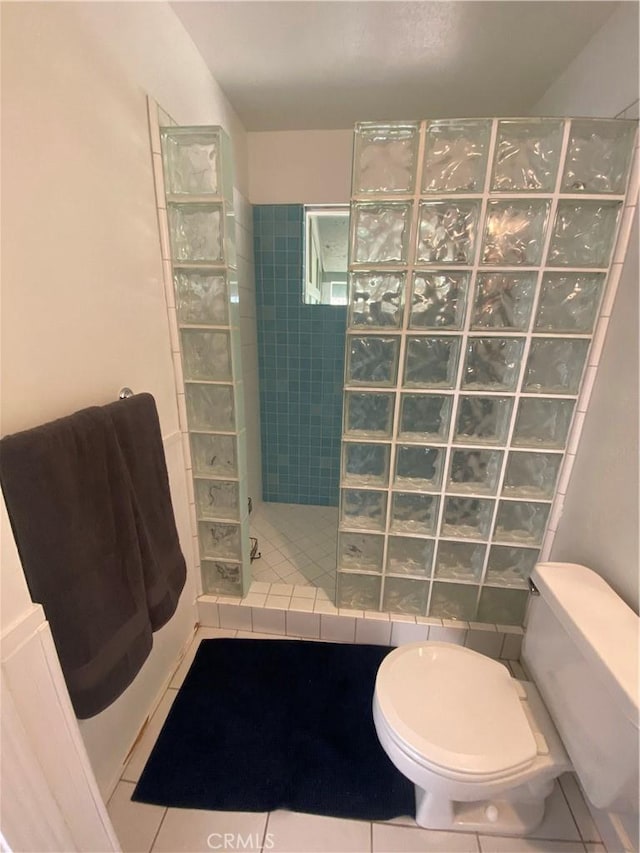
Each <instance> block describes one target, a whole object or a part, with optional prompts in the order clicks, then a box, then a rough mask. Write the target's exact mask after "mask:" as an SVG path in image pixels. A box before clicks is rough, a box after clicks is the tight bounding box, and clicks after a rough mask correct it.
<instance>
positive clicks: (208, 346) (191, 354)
mask: <svg viewBox="0 0 640 853" xmlns="http://www.w3.org/2000/svg"><path fill="white" fill-rule="evenodd" d="M180 337H181V340H182V364H183V368H184V377H185V379H196V380H197V379H211V380H219V381H222V382H226V381H230V380H231V350H230V342H229V334H228V332H213V331H209V330H208V329H207V330H205V329H181V330H180Z"/></svg>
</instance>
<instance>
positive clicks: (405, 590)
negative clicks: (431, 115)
mask: <svg viewBox="0 0 640 853" xmlns="http://www.w3.org/2000/svg"><path fill="white" fill-rule="evenodd" d="M428 598H429V581H420V580H411V578H389V577H387V578H385V581H384V593H383V597H382V609H383V610H386V611H388V612H389V613H406V614H408V615H414V616H423V615H424V612H425V610H426V609H427V600H428Z"/></svg>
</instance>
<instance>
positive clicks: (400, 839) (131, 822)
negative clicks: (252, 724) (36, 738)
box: [108, 628, 606, 853]
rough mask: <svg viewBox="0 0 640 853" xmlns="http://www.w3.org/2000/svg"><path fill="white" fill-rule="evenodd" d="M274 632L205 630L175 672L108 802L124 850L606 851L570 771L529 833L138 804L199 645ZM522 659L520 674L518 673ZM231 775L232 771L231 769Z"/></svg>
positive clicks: (353, 852)
mask: <svg viewBox="0 0 640 853" xmlns="http://www.w3.org/2000/svg"><path fill="white" fill-rule="evenodd" d="M264 636H267V637H268V638H269V639H274V635H271V634H270V635H263V634H258V633H251V632H249V631H237V630H225V629H223V628H219V629H217V628H201V629H199V630H198V632H197V634H196V637H195V639H194V642H193V643H192V645H191V647H190V648H189V650H188V652H187V654H186V655H185V657H184V658H183V660H182V661H181V662H180V665H179V666H178V668H177V669H176V672H175V674H174V677H173V679H172V680H171V684H170V686H169V689H168V690H167V692H166V694H165V696H164V697H163V699H162V701H161V702H160V704H159V706H158V709H157V711H156V712H155V714H154V715H153V717H152V718H151V721H150V723H149V725H148V726H147V728H146V730H145V732H144V734H143V736H142V738H141V739H140V740H139V742H138V744H137V746H136V748H135V750H134V752H133V754H132V756H131V758H130V760H129V763H128V764H127V766H126V768H125V770H124V773H123V774H122V779H121V780H120V782H119V783H118V785H117V787H116V789H115V791H114V793H113V796H112V797H111V799H110V800H109V803H108V809H109V814H110V815H111V820H112V821H113V825H114V828H115V831H116V833H117V835H118V838H119V840H120V842H121V845H122V850H123V851H124V853H134V851H135V853H148V851H154V853H159V852H160V851H164V853H177V851H188V853H200V851H210V850H221V851H234V850H244V851H254V853H258V851H260V853H267V851H273V853H450V851H451V853H606V851H605V848H604V846H603V845H602V843H601V841H600V838H599V836H598V832H597V830H596V828H595V825H594V824H593V821H592V819H591V816H590V815H589V811H588V809H587V807H586V805H585V803H584V800H583V798H582V795H581V793H580V790H579V788H578V786H577V784H576V782H575V779H574V777H573V776H572V775H571V774H565V775H564V776H563V777H562V778H561V779H560V784H559V785H556V789H555V791H554V793H553V794H552V795H551V798H550V802H549V806H548V812H547V815H546V817H545V819H544V821H543V823H542V825H541V826H540V827H539V828H538V829H537V830H536V831H535V832H534V833H533V834H532V836H531V837H530V838H526V839H520V838H500V837H497V836H489V835H477V834H475V833H459V832H435V831H431V830H426V829H420V828H419V827H417V826H416V824H415V822H414V821H413V819H412V818H410V817H406V818H398V819H396V820H393V821H389V822H387V823H369V822H367V821H356V820H342V819H337V818H331V817H320V816H318V815H307V814H296V813H294V812H287V811H274V812H270V813H259V814H256V813H253V812H246V813H245V812H214V811H201V810H192V809H174V808H162V807H159V806H150V805H144V804H142V803H134V802H132V801H131V795H132V793H133V790H134V788H135V783H136V782H137V780H138V779H139V777H140V774H141V772H142V769H143V768H144V765H145V763H146V760H147V758H148V756H149V754H150V753H151V750H152V748H153V745H154V743H155V740H156V738H157V736H158V734H159V732H160V729H161V728H162V725H163V723H164V720H165V719H166V716H167V714H168V712H169V709H170V707H171V703H172V702H173V699H174V698H175V696H176V691H177V690H178V688H179V687H180V685H181V684H182V682H183V680H184V677H185V675H186V674H187V671H188V669H189V667H190V666H191V662H192V661H193V657H194V655H195V653H196V650H197V647H198V644H199V642H200V640H202V639H211V638H215V637H253V638H256V639H260V638H262V637H264ZM516 670H517V664H516V665H514V675H516V676H517V672H516ZM229 772H233V769H232V768H230V769H229Z"/></svg>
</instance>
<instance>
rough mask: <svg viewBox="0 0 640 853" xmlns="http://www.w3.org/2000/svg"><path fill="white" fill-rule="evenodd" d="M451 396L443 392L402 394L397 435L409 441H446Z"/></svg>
mask: <svg viewBox="0 0 640 853" xmlns="http://www.w3.org/2000/svg"><path fill="white" fill-rule="evenodd" d="M451 404H452V397H450V396H445V395H443V394H403V395H402V402H401V403H400V426H399V431H398V437H399V438H404V439H405V440H409V441H446V440H447V435H448V434H449V421H450V418H451Z"/></svg>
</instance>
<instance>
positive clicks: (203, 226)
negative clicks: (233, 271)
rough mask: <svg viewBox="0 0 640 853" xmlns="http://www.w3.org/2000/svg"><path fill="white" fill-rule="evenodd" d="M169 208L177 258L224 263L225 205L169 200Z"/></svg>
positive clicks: (172, 237) (174, 255)
mask: <svg viewBox="0 0 640 853" xmlns="http://www.w3.org/2000/svg"><path fill="white" fill-rule="evenodd" d="M167 212H168V214H169V230H170V233H171V257H172V258H173V260H174V261H209V262H210V263H222V261H223V259H224V250H223V239H222V205H219V204H169V205H168V207H167Z"/></svg>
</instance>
